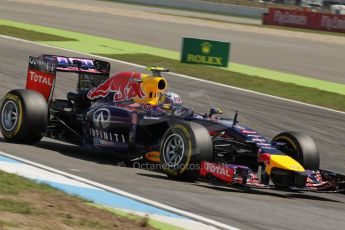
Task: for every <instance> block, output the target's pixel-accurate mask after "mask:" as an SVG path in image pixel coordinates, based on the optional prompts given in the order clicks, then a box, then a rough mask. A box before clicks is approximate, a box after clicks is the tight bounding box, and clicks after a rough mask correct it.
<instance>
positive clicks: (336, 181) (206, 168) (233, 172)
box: [200, 161, 345, 193]
mask: <svg viewBox="0 0 345 230" xmlns="http://www.w3.org/2000/svg"><path fill="white" fill-rule="evenodd" d="M306 172H307V175H308V177H307V183H306V187H305V188H291V189H298V190H308V191H316V192H338V193H345V175H342V174H338V173H334V172H330V171H327V170H323V169H319V170H316V171H313V170H306ZM200 176H201V177H208V178H215V179H217V180H219V181H221V182H224V183H225V184H227V185H243V186H247V187H254V188H272V186H269V185H265V184H263V183H262V182H261V181H260V180H259V179H258V178H257V176H256V174H255V173H254V172H253V171H252V170H251V169H250V168H248V167H246V166H241V165H233V164H226V165H221V164H217V163H213V162H207V161H202V162H201V168H200Z"/></svg>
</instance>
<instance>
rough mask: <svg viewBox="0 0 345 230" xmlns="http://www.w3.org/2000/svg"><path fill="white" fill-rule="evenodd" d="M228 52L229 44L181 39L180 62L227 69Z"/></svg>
mask: <svg viewBox="0 0 345 230" xmlns="http://www.w3.org/2000/svg"><path fill="white" fill-rule="evenodd" d="M229 52H230V43H229V42H220V41H212V40H205V39H197V38H183V44H182V53H181V62H182V63H189V64H202V65H212V66H219V67H227V66H228V62H229Z"/></svg>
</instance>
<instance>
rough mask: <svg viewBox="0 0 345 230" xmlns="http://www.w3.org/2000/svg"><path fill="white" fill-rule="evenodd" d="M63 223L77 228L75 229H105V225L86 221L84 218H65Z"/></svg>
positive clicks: (89, 220) (90, 220)
mask: <svg viewBox="0 0 345 230" xmlns="http://www.w3.org/2000/svg"><path fill="white" fill-rule="evenodd" d="M63 222H64V223H65V224H66V225H67V226H70V227H72V228H77V227H88V228H91V229H104V228H106V226H105V225H103V224H102V223H100V222H99V221H97V220H92V219H86V218H77V219H75V218H73V217H72V216H67V217H66V218H65V219H64V220H63Z"/></svg>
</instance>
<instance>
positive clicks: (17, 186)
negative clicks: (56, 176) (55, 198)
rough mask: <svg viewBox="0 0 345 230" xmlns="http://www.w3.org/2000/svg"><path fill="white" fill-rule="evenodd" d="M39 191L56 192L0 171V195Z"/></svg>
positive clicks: (46, 186)
mask: <svg viewBox="0 0 345 230" xmlns="http://www.w3.org/2000/svg"><path fill="white" fill-rule="evenodd" d="M35 189H40V190H43V191H45V192H48V193H49V192H56V191H57V190H56V189H54V188H52V187H50V186H49V185H46V184H36V183H32V181H30V180H27V179H25V178H23V177H20V176H17V175H15V174H10V173H5V172H3V171H0V195H12V194H18V193H19V192H22V191H27V190H35Z"/></svg>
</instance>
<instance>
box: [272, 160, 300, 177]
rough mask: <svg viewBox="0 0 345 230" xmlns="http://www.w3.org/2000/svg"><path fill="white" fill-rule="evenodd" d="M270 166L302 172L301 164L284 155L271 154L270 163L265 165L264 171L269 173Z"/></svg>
mask: <svg viewBox="0 0 345 230" xmlns="http://www.w3.org/2000/svg"><path fill="white" fill-rule="evenodd" d="M272 168H279V169H285V170H291V171H295V172H304V171H305V169H304V168H303V166H302V165H301V164H300V163H298V162H297V161H296V160H294V159H293V158H291V157H289V156H285V155H271V157H270V163H269V164H267V165H266V173H267V174H268V175H270V174H271V170H272Z"/></svg>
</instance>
